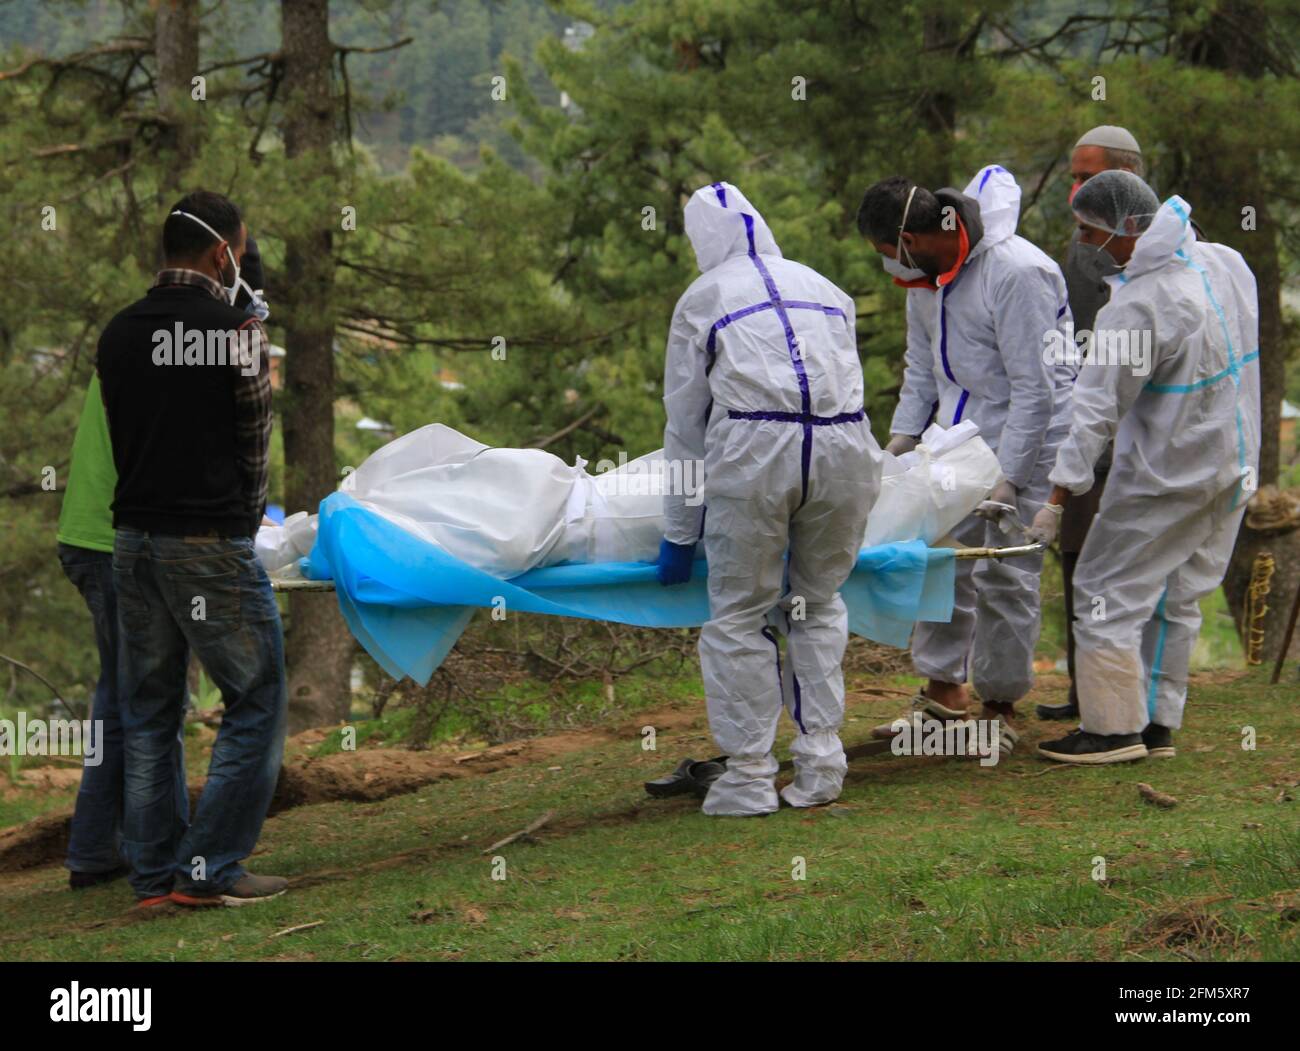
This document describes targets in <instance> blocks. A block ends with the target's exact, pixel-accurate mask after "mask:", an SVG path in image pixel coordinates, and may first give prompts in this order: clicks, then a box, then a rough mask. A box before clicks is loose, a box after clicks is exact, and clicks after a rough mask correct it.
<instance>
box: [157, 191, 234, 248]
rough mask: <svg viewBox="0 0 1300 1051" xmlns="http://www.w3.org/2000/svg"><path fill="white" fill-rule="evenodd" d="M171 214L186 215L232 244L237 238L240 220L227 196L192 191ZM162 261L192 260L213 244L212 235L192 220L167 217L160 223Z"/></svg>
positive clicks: (178, 202)
mask: <svg viewBox="0 0 1300 1051" xmlns="http://www.w3.org/2000/svg"><path fill="white" fill-rule="evenodd" d="M171 211H172V212H188V213H189V214H190V215H193V216H196V217H198V218H199V219H202V220H203V221H204V222H205V223H207V224H208V225H209V226H210V227H212V229H214V230H216V231H217V233H219V234H220V235H221V236H222V237H223V238H224V239H225V240H227V241H229V242H230V243H231V245H234V243H235V242H236V241H237V240H238V239H239V228H240V226H241V225H242V224H243V219H242V218H241V217H240V215H239V209H238V208H237V207H235V203H234V202H233V201H231V200H230V199H229V198H228V197H223V196H222V195H221V194H219V193H213V192H212V191H211V190H195V191H194V192H193V193H187V194H186V195H185V196H184V197H182V198H181V199H180V200H179V201H177V202H176V203H175V204H174V205H172V209H171ZM162 241H163V258H164V259H168V260H173V261H186V260H191V259H195V258H197V257H198V256H199V254H200V253H201V252H203V250H204V249H206V248H211V247H212V246H213V245H214V244H215V243H216V242H215V241H213V239H212V234H210V233H209V232H208V231H207V230H205V229H204V228H203V227H202V226H201V225H199V224H198V223H196V222H195V221H194V220H193V219H187V218H185V216H183V215H173V214H171V212H169V213H168V214H167V218H166V219H165V220H164V221H163V234H162Z"/></svg>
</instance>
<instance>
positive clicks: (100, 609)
mask: <svg viewBox="0 0 1300 1051" xmlns="http://www.w3.org/2000/svg"><path fill="white" fill-rule="evenodd" d="M59 562H60V564H61V565H62V566H63V573H64V575H65V576H66V577H67V578H68V580H70V581H71V582H72V584H73V586H74V587H75V588H76V589H77V590H78V591H79V592H81V597H82V599H83V600H84V601H85V603H86V608H87V609H88V610H90V617H91V620H92V622H93V624H94V628H95V647H96V649H98V650H99V679H98V681H97V682H96V683H95V694H94V697H93V698H92V699H91V705H90V719H91V725H90V734H91V738H90V742H88V745H87V751H89V750H90V744H93V745H94V746H95V747H96V748H97V749H98V754H99V759H100V762H99V764H98V765H97V766H83V767H82V769H81V788H80V789H79V790H78V792H77V804H76V809H75V810H74V811H73V814H72V834H71V836H70V837H69V839H68V857H67V860H66V861H65V862H64V865H65V866H67V868H69V869H71V870H72V871H73V872H109V871H112V870H113V869H115V868H118V867H119V866H120V865H121V864H122V862H123V860H124V858H123V854H122V774H123V752H122V720H121V715H120V711H119V708H118V701H117V698H118V694H117V655H118V638H119V636H118V630H117V593H116V592H115V591H114V590H113V556H112V555H110V554H109V553H108V552H107V551H92V550H91V549H89V548H85V547H74V546H72V545H71V544H60V545H59ZM176 746H177V754H176V769H175V779H174V791H175V793H176V806H177V807H178V809H179V810H180V813H181V817H182V820H188V815H189V797H188V796H187V795H186V792H185V742H184V738H182V737H177V740H176Z"/></svg>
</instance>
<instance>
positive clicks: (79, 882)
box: [68, 865, 131, 890]
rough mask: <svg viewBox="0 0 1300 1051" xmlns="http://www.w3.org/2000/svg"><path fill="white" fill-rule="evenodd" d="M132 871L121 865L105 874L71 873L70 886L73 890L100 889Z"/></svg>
mask: <svg viewBox="0 0 1300 1051" xmlns="http://www.w3.org/2000/svg"><path fill="white" fill-rule="evenodd" d="M130 871H131V870H130V869H129V868H127V867H126V866H125V865H119V866H118V867H117V868H115V869H105V870H104V871H103V872H69V873H68V886H69V887H71V888H72V889H73V890H85V889H86V888H87V887H98V886H99V885H100V884H101V883H112V882H113V881H114V880H115V879H121V878H122V877H123V876H125V875H127V874H128V873H129V872H130Z"/></svg>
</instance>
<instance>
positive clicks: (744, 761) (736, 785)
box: [700, 752, 781, 817]
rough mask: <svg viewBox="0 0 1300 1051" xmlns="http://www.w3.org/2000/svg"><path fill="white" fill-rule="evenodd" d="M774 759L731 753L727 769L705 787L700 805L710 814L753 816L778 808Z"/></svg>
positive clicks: (770, 756) (774, 810) (770, 755)
mask: <svg viewBox="0 0 1300 1051" xmlns="http://www.w3.org/2000/svg"><path fill="white" fill-rule="evenodd" d="M776 770H777V762H776V758H775V757H774V756H773V755H772V753H771V752H769V753H768V754H767V755H763V756H735V755H733V756H731V757H730V758H729V759H728V760H727V769H726V772H724V773H723V775H722V776H721V777H719V778H718V779H717V780H716V781H714V782H713V784H712V785H710V786H709V794H708V795H707V796H705V797H704V805H703V806H702V807H701V808H700V809H701V810H703V811H704V813H706V814H708V815H710V816H711V817H753V816H756V815H758V814H772V813H775V812H776V810H777V808H778V807H780V805H781V802H780V800H779V799H777V795H776Z"/></svg>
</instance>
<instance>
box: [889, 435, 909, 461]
mask: <svg viewBox="0 0 1300 1051" xmlns="http://www.w3.org/2000/svg"><path fill="white" fill-rule="evenodd" d="M915 448H916V439H915V438H913V437H912V436H911V435H910V434H891V435H890V436H889V444H888V445H886V446H885V452H887V453H889V454H890V455H891V456H902V455H903V454H904V453H910V452H911V451H912V450H913V449H915Z"/></svg>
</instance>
